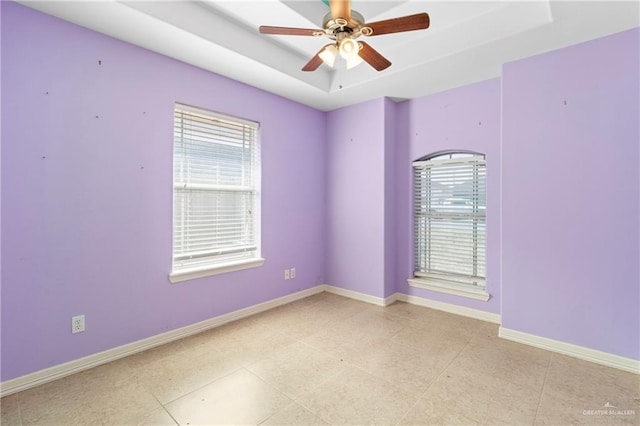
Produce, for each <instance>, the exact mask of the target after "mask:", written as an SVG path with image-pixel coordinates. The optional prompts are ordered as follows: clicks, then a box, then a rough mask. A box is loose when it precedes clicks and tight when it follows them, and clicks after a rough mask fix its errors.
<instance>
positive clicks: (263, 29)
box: [259, 25, 322, 36]
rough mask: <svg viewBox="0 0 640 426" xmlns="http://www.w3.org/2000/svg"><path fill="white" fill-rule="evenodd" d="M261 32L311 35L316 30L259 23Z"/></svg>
mask: <svg viewBox="0 0 640 426" xmlns="http://www.w3.org/2000/svg"><path fill="white" fill-rule="evenodd" d="M259 31H260V33H261V34H280V35H298V36H312V35H314V34H315V33H317V32H318V31H320V32H322V30H314V29H310V28H291V27H270V26H268V25H261V26H260V28H259Z"/></svg>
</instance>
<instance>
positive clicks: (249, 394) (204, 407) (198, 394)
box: [165, 368, 292, 425]
mask: <svg viewBox="0 0 640 426" xmlns="http://www.w3.org/2000/svg"><path fill="white" fill-rule="evenodd" d="M291 402H292V401H291V399H289V398H288V397H287V396H286V395H284V394H283V393H282V392H280V391H279V390H277V389H275V388H274V387H272V386H270V385H268V384H266V383H265V382H264V381H263V380H261V379H260V378H259V377H257V376H255V375H254V374H252V373H250V372H249V371H247V370H246V369H244V368H243V369H241V370H238V371H236V372H235V373H232V374H230V375H228V376H225V377H223V378H221V379H219V380H216V381H215V382H213V383H211V384H209V385H207V386H205V387H203V388H201V389H199V390H197V391H195V392H192V393H190V394H188V395H185V396H184V397H182V398H180V399H178V400H176V401H173V402H171V403H169V404H167V405H166V406H165V408H166V409H167V411H168V412H169V414H171V416H172V417H173V418H174V419H176V420H177V422H178V423H179V424H181V425H187V424H190V425H196V424H200V425H203V424H207V425H218V424H225V425H239V424H259V423H260V422H262V421H264V420H266V419H268V418H269V417H270V416H272V415H273V414H275V413H276V412H278V411H280V410H282V409H283V408H285V407H286V406H288V405H289V404H290V403H291Z"/></svg>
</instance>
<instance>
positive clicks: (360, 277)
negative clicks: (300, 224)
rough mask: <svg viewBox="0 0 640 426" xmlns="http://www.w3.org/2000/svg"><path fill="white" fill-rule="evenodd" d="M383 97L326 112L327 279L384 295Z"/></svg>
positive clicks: (367, 292)
mask: <svg viewBox="0 0 640 426" xmlns="http://www.w3.org/2000/svg"><path fill="white" fill-rule="evenodd" d="M385 105H386V102H385V100H384V99H377V100H374V101H369V102H365V103H362V104H358V105H354V106H350V107H345V108H341V109H338V110H335V111H331V112H329V113H328V114H327V182H326V184H327V188H326V191H327V232H326V249H327V252H326V269H325V272H326V277H327V283H329V284H332V285H335V286H339V287H343V288H345V289H348V290H353V291H358V292H361V293H366V294H369V295H372V296H377V297H384V295H385V283H384V278H385V265H386V263H385V244H384V243H385V241H384V237H385V218H384V213H385V157H384V154H385V140H386V138H385Z"/></svg>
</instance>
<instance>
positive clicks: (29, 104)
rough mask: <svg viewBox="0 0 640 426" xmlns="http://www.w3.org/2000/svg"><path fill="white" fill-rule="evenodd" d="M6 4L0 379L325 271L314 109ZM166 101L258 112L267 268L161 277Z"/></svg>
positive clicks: (220, 310) (241, 303)
mask: <svg viewBox="0 0 640 426" xmlns="http://www.w3.org/2000/svg"><path fill="white" fill-rule="evenodd" d="M0 7H1V8H2V65H3V68H2V88H3V93H2V123H3V127H2V157H1V158H2V212H1V213H2V234H1V235H2V246H3V247H4V248H5V250H3V252H2V317H1V320H2V342H1V343H2V345H1V346H2V375H1V380H3V381H4V380H8V379H11V378H14V377H18V376H21V375H24V374H27V373H31V372H34V371H37V370H40V369H43V368H46V367H50V366H54V365H57V364H60V363H63V362H66V361H70V360H73V359H77V358H80V357H82V356H85V355H88V354H92V353H95V352H99V351H102V350H106V349H109V348H113V347H116V346H119V345H123V344H126V343H130V342H133V341H136V340H139V339H142V338H146V337H149V336H153V335H156V334H158V333H161V332H164V331H167V330H171V329H175V328H178V327H181V326H185V325H188V324H192V323H195V322H198V321H201V320H205V319H208V318H211V317H215V316H217V315H221V314H224V313H227V312H231V311H234V310H237V309H240V308H243V307H247V306H250V305H254V304H257V303H260V302H264V301H267V300H271V299H273V298H276V297H279V296H283V295H286V294H288V293H291V292H294V291H297V290H302V289H305V288H309V287H312V286H314V285H316V284H319V283H324V282H325V277H324V259H323V256H324V247H323V241H324V239H323V238H324V231H323V229H324V223H325V214H324V212H325V208H324V205H325V200H324V194H325V192H324V188H325V180H326V177H325V163H324V158H325V155H326V153H325V148H324V146H325V145H324V141H325V115H324V114H323V113H322V112H319V111H316V110H313V109H311V108H307V107H304V106H301V105H299V104H297V103H294V102H291V101H288V100H285V99H283V98H280V97H277V96H274V95H271V94H268V93H266V92H263V91H260V90H257V89H255V88H251V87H249V86H246V85H243V84H240V83H237V82H234V81H232V80H229V79H226V78H223V77H220V76H217V75H214V74H211V73H208V72H205V71H202V70H200V69H197V68H194V67H191V66H188V65H186V64H183V63H180V62H178V61H174V60H171V59H168V58H166V57H163V56H160V55H157V54H154V53H151V52H149V51H146V50H144V49H141V48H138V47H134V46H132V45H129V44H126V43H123V42H120V41H117V40H114V39H112V38H109V37H106V36H103V35H100V34H97V33H95V32H92V31H89V30H86V29H83V28H81V27H78V26H75V25H72V24H69V23H66V22H63V21H61V20H58V19H56V18H53V17H50V16H47V15H44V14H41V13H39V12H36V11H33V10H31V9H29V8H26V7H23V6H21V5H18V4H15V3H11V2H1V6H0ZM99 61H101V64H99ZM175 101H178V102H183V103H187V104H191V105H195V106H198V107H202V108H207V109H211V110H214V111H219V112H223V113H226V114H231V115H237V116H240V117H244V118H248V119H251V120H256V121H259V122H260V123H261V140H262V160H263V193H262V205H263V210H262V228H263V231H262V240H263V255H264V257H265V258H266V262H265V265H264V266H263V267H261V268H256V269H250V270H245V271H240V272H234V273H228V274H223V275H218V276H215V277H210V278H203V279H199V280H194V281H189V282H184V283H180V284H175V285H172V284H170V283H169V281H168V279H167V275H168V273H169V271H170V268H171V210H172V201H171V200H172V143H173V141H172V125H173V120H172V113H173V105H174V102H175ZM300 135H305V136H304V137H301V136H300ZM300 158H306V159H309V161H297V160H296V159H300ZM292 159H293V160H292ZM316 159H318V161H316ZM7 247H10V248H11V249H10V250H7V249H6V248H7ZM289 267H295V268H296V272H297V277H296V278H295V279H294V280H289V281H286V282H285V281H284V280H283V269H284V268H289ZM78 314H84V315H86V327H87V330H86V332H84V333H82V334H78V335H72V334H71V333H70V319H71V317H72V316H73V315H78Z"/></svg>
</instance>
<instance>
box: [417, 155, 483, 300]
mask: <svg viewBox="0 0 640 426" xmlns="http://www.w3.org/2000/svg"><path fill="white" fill-rule="evenodd" d="M413 170H414V194H415V199H414V203H415V204H414V224H415V231H414V238H415V259H414V278H413V279H410V280H409V283H410V284H411V285H414V286H419V287H425V288H429V289H431V290H437V291H444V292H447V293H453V294H459V295H463V296H467V297H473V298H476V299H481V300H488V299H489V295H488V294H487V293H486V291H485V290H484V287H485V276H486V271H485V263H486V262H485V259H486V254H485V247H486V221H485V211H486V203H485V198H486V196H485V194H486V184H485V180H486V179H485V176H486V163H485V158H484V155H481V154H477V153H470V152H448V153H445V154H443V153H438V154H435V155H431V156H427V157H424V158H421V159H420V160H418V161H415V162H414V163H413Z"/></svg>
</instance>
